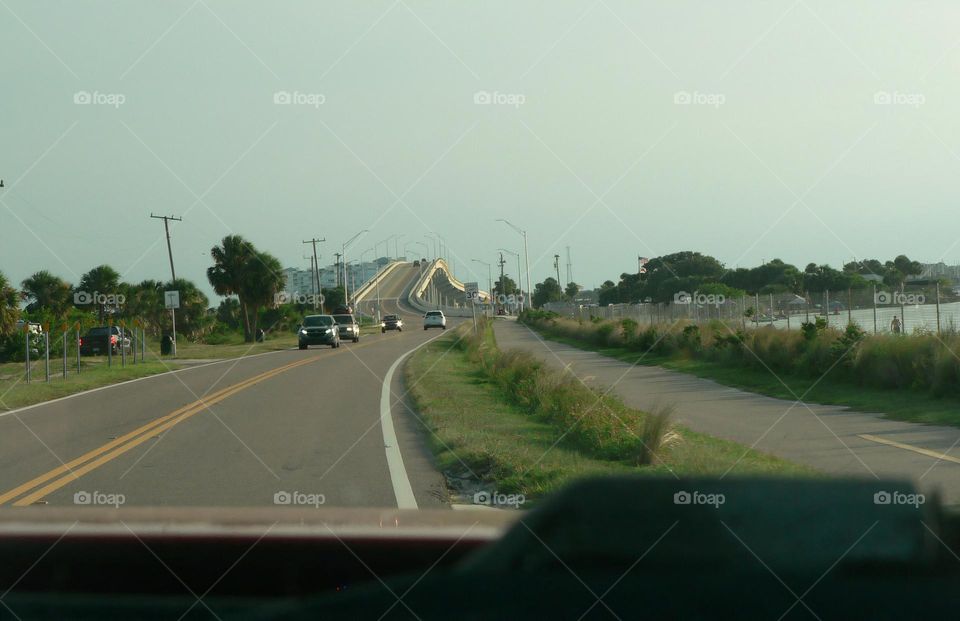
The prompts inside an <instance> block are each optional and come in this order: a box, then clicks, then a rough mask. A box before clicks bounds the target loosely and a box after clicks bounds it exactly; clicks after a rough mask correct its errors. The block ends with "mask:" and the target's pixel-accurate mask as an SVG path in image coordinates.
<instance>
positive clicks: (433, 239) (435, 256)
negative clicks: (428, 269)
mask: <svg viewBox="0 0 960 621" xmlns="http://www.w3.org/2000/svg"><path fill="white" fill-rule="evenodd" d="M430 235H437V234H436V233H424V234H423V236H424V237H426V238H427V239H429V240H430V241H432V242H433V258H434V259H439V258H440V253H439V250H438V248H437V243H438V239H436V238H433V237H430ZM437 237H440V236H439V235H437Z"/></svg>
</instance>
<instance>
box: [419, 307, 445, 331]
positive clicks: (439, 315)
mask: <svg viewBox="0 0 960 621" xmlns="http://www.w3.org/2000/svg"><path fill="white" fill-rule="evenodd" d="M430 328H442V329H443V330H446V329H447V318H446V317H444V316H443V311H438V310H435V311H427V314H426V315H424V316H423V329H424V330H429V329H430Z"/></svg>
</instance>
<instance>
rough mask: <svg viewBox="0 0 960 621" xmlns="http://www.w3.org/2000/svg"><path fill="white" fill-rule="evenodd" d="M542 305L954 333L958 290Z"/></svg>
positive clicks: (620, 314)
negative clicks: (821, 322) (604, 304)
mask: <svg viewBox="0 0 960 621" xmlns="http://www.w3.org/2000/svg"><path fill="white" fill-rule="evenodd" d="M544 308H545V309H546V310H550V311H553V312H555V313H558V314H560V315H562V316H566V317H572V318H575V319H583V320H589V319H591V318H594V317H598V318H601V319H625V318H630V319H633V320H634V321H636V322H638V323H639V324H641V325H650V324H663V323H667V324H671V323H675V322H684V323H697V324H702V323H709V322H712V321H721V322H723V323H725V324H727V325H728V326H729V327H730V328H731V329H736V328H749V327H764V326H771V327H774V328H778V329H784V330H798V329H800V327H801V325H802V324H803V323H806V322H812V321H815V320H816V319H817V318H821V319H822V320H823V321H825V322H826V323H827V325H829V326H832V327H835V328H839V329H843V328H846V326H847V325H848V324H850V323H853V324H855V325H857V326H858V327H859V328H860V329H861V330H864V331H866V332H872V333H874V334H883V333H897V332H900V333H907V334H915V333H932V334H943V333H956V332H957V331H958V329H960V291H958V290H957V289H956V288H952V287H944V286H941V285H939V284H936V283H933V284H909V283H907V284H904V285H901V286H900V287H898V288H891V287H886V286H883V285H880V284H878V285H877V286H875V287H870V288H865V289H864V288H861V289H847V290H842V291H807V292H804V293H803V294H794V293H767V294H756V295H746V296H742V297H737V298H732V299H731V298H727V297H725V296H722V295H719V294H700V293H698V292H693V293H685V292H680V293H678V294H677V295H675V296H674V299H673V301H672V302H666V303H664V302H660V303H652V302H648V303H640V304H610V305H608V306H598V305H580V304H571V303H563V302H551V303H548V304H546V305H544Z"/></svg>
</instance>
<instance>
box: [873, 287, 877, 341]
mask: <svg viewBox="0 0 960 621" xmlns="http://www.w3.org/2000/svg"><path fill="white" fill-rule="evenodd" d="M873 333H874V334H876V333H877V285H876V284H874V285H873Z"/></svg>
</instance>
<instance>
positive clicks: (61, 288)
mask: <svg viewBox="0 0 960 621" xmlns="http://www.w3.org/2000/svg"><path fill="white" fill-rule="evenodd" d="M21 287H22V288H23V293H22V296H23V298H24V299H25V300H28V301H29V304H27V308H26V310H27V311H28V312H31V313H33V312H36V311H39V310H41V309H42V310H46V311H49V312H51V313H52V314H53V316H54V317H56V318H57V319H60V318H62V317H63V316H64V315H65V314H66V311H67V309H68V308H69V307H70V301H71V300H70V298H71V296H72V292H71V291H70V284H69V283H67V282H66V281H64V280H63V279H62V278H59V277H58V276H54V275H53V274H51V273H50V272H48V271H47V270H40V271H39V272H36V273H35V274H33V275H32V276H30V277H28V278H25V279H24V281H23V282H22V283H21Z"/></svg>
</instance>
